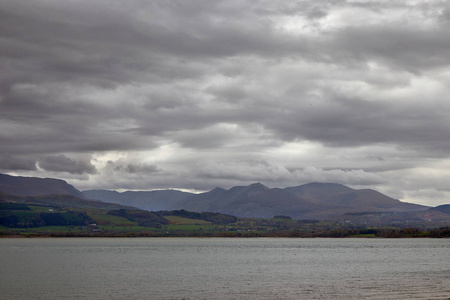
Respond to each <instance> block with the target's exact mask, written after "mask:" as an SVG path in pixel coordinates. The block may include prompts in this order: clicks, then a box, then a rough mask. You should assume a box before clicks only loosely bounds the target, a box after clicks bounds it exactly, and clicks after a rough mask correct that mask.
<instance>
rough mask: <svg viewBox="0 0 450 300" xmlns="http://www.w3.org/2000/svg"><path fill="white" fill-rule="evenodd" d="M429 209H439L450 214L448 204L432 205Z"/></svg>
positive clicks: (449, 205)
mask: <svg viewBox="0 0 450 300" xmlns="http://www.w3.org/2000/svg"><path fill="white" fill-rule="evenodd" d="M430 210H435V211H436V210H437V211H440V212H443V213H445V214H448V215H450V204H444V205H439V206H436V207H432V208H430Z"/></svg>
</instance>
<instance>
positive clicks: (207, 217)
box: [156, 209, 238, 224]
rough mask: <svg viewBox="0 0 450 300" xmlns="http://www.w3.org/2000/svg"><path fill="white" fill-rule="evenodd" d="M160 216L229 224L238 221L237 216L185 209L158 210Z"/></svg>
mask: <svg viewBox="0 0 450 300" xmlns="http://www.w3.org/2000/svg"><path fill="white" fill-rule="evenodd" d="M156 214H158V215H159V216H162V217H164V216H177V217H183V218H188V219H195V220H203V221H208V222H211V223H214V224H229V223H235V222H237V220H238V218H237V217H235V216H230V215H225V214H221V213H212V212H200V213H199V212H192V211H187V210H184V209H180V210H171V211H159V212H156Z"/></svg>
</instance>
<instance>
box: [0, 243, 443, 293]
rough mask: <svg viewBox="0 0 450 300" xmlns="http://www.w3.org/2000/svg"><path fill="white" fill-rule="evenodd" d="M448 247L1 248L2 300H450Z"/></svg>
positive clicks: (124, 245) (132, 245)
mask: <svg viewBox="0 0 450 300" xmlns="http://www.w3.org/2000/svg"><path fill="white" fill-rule="evenodd" d="M449 248H450V240H449V239H284V238H254V239H237V238H235V239H231V238H230V239H229V238H130V239H129V238H116V239H114V238H67V239H66V238H58V239H56V238H54V239H49V238H33V239H0V266H1V269H0V298H1V299H450V298H449V297H450V251H449V250H450V249H449Z"/></svg>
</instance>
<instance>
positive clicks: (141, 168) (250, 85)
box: [0, 0, 450, 206]
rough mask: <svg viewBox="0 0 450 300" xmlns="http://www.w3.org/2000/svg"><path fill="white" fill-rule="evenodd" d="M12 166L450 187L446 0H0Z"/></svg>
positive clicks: (131, 175) (430, 189) (390, 187)
mask: <svg viewBox="0 0 450 300" xmlns="http://www.w3.org/2000/svg"><path fill="white" fill-rule="evenodd" d="M0 55H1V57H0V70H1V72H0V172H2V173H7V174H11V175H21V176H36V177H55V178H61V179H64V180H66V181H68V182H69V183H70V184H72V185H74V186H75V187H76V188H78V189H80V190H85V189H93V188H102V189H120V190H121V189H136V190H151V189H165V188H175V189H188V190H196V191H206V190H210V189H213V188H214V187H216V186H220V187H223V188H229V187H232V186H235V185H247V184H250V183H253V182H261V183H263V184H265V185H267V186H269V187H287V186H297V185H301V184H305V183H309V182H334V183H342V184H345V185H347V186H350V187H353V188H371V189H375V190H378V191H380V192H382V193H385V194H387V195H388V196H391V197H394V198H397V199H400V200H402V201H408V202H414V203H420V204H426V205H432V206H436V205H439V204H444V203H450V1H446V0H435V1H433V0H428V1H406V0H404V1H393V0H386V1H362V0H360V1H358V0H354V1H338V0H333V1H331V0H330V1H317V0H305V1H292V0H289V1H273V0H267V1H255V0H252V1H243V0H242V1H231V0H227V1H211V0H198V1H197V0H192V1H191V0H179V1H168V0H161V1H135V0H127V1H122V0H120V1H119V0H118V1H101V0H95V1H92V0H86V1H74V0H70V1H69V0H67V1H61V0H30V1H26V0H24V1H17V0H1V1H0Z"/></svg>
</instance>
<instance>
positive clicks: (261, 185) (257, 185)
mask: <svg viewBox="0 0 450 300" xmlns="http://www.w3.org/2000/svg"><path fill="white" fill-rule="evenodd" d="M249 187H255V188H263V189H269V188H268V187H267V186H265V185H264V184H262V183H261V182H255V183H252V184H250V185H249Z"/></svg>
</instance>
